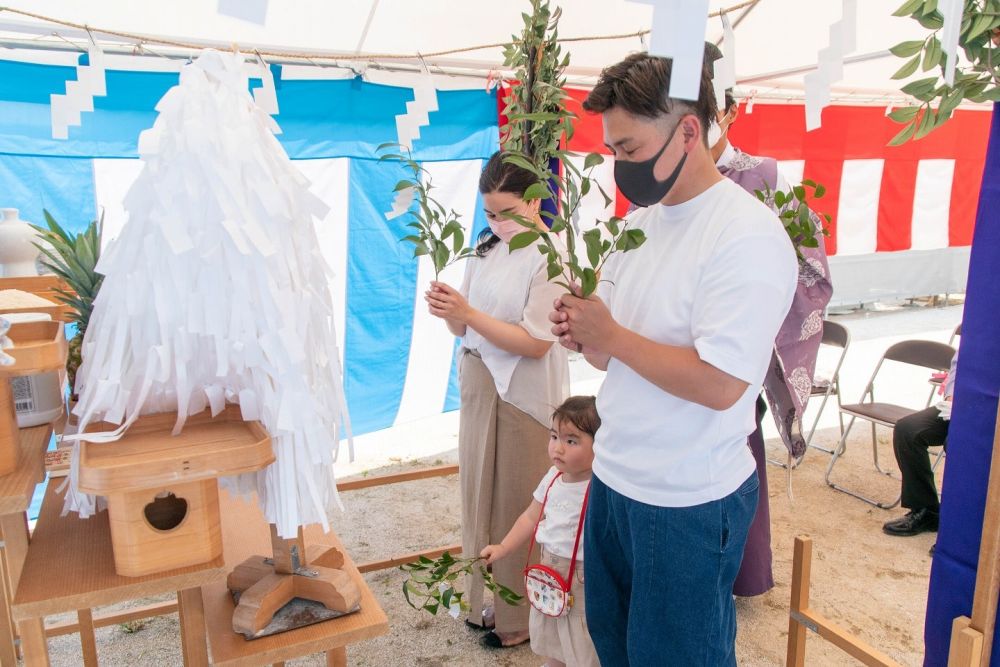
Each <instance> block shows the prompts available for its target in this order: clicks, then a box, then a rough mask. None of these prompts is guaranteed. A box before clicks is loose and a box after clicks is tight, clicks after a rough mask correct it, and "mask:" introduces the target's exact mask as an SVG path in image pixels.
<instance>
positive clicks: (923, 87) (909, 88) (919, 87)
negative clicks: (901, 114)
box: [900, 76, 938, 101]
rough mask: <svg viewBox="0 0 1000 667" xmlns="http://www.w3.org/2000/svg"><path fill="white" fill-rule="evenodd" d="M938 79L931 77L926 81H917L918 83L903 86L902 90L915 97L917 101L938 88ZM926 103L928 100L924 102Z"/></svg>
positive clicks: (913, 82)
mask: <svg viewBox="0 0 1000 667" xmlns="http://www.w3.org/2000/svg"><path fill="white" fill-rule="evenodd" d="M937 81H938V79H937V77H936V76H934V77H929V78H926V79H917V80H916V81H911V82H910V83H908V84H906V85H905V86H903V87H902V88H901V89H900V90H902V91H903V92H904V93H906V94H907V95H913V96H914V97H916V98H917V99H920V97H921V96H922V95H926V94H927V93H930V92H931V91H933V90H934V88H936V87H937ZM924 101H926V100H924Z"/></svg>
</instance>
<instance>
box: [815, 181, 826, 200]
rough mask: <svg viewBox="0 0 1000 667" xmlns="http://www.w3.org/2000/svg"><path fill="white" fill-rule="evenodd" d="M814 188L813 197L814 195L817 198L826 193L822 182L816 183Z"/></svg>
mask: <svg viewBox="0 0 1000 667" xmlns="http://www.w3.org/2000/svg"><path fill="white" fill-rule="evenodd" d="M815 188H816V189H815V191H814V192H813V197H815V198H816V199H819V198H820V197H822V196H823V195H825V194H826V186H825V185H823V184H822V183H817V184H816V186H815Z"/></svg>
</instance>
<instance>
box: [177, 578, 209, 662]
mask: <svg viewBox="0 0 1000 667" xmlns="http://www.w3.org/2000/svg"><path fill="white" fill-rule="evenodd" d="M177 608H178V611H179V613H180V621H181V648H182V649H183V653H184V667H208V641H207V639H206V636H205V606H204V603H203V601H202V598H201V589H200V588H188V589H185V590H183V591H178V592H177Z"/></svg>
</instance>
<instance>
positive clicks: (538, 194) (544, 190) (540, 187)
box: [523, 183, 552, 201]
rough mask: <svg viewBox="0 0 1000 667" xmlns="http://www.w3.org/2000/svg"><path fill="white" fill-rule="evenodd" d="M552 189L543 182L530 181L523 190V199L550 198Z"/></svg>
mask: <svg viewBox="0 0 1000 667" xmlns="http://www.w3.org/2000/svg"><path fill="white" fill-rule="evenodd" d="M551 198H552V191H551V190H550V189H549V186H548V185H546V184H545V183H532V184H531V185H529V186H528V189H527V190H525V191H524V196H523V199H524V200H525V201H530V200H532V199H551Z"/></svg>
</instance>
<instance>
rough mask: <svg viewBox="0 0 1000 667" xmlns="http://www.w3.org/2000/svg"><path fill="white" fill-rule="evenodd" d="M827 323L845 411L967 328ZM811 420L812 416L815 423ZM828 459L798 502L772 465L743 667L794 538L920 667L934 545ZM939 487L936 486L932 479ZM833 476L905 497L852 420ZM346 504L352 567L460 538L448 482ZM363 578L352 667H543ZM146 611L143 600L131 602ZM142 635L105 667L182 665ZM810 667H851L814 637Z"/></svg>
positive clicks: (408, 444)
mask: <svg viewBox="0 0 1000 667" xmlns="http://www.w3.org/2000/svg"><path fill="white" fill-rule="evenodd" d="M835 319H836V320H837V321H840V322H842V323H844V324H845V325H846V326H848V328H849V329H850V330H851V333H852V345H851V349H850V352H849V354H848V358H847V361H846V362H845V366H844V369H843V371H842V384H843V390H844V394H845V396H846V400H847V401H854V400H856V399H857V397H858V396H860V394H861V391H862V389H863V387H864V384H865V382H866V381H867V379H868V375H869V374H870V373H871V369H872V368H873V367H874V364H875V361H876V360H877V359H878V357H879V355H880V354H881V353H882V351H884V350H885V348H886V347H888V345H890V344H891V343H893V342H895V341H897V340H901V339H904V338H929V339H933V340H940V341H947V339H948V336H949V335H950V332H951V329H952V328H953V327H954V326H955V324H957V323H958V322H959V320H960V319H961V306H952V307H947V308H931V307H927V306H925V305H921V304H916V305H907V304H900V305H896V306H890V307H880V308H879V309H877V310H875V311H862V312H855V313H847V314H843V315H841V316H837V317H835ZM833 362H834V359H833V357H832V356H831V355H830V354H826V353H824V354H823V355H822V356H821V359H820V371H821V372H822V371H823V370H824V369H828V368H830V367H832V364H833ZM885 378H886V381H885V382H883V383H882V384H881V385H877V386H880V387H883V388H882V389H881V391H880V396H879V398H880V400H896V401H898V402H900V403H903V404H906V405H912V406H914V407H917V406H922V405H923V404H924V402H925V401H926V400H927V396H928V392H929V385H928V384H927V381H926V380H927V374H926V373H924V372H916V373H909V372H907V371H905V370H896V369H891V370H889V371H888V373H887V374H886V376H885ZM599 383H600V374H599V373H597V372H596V371H593V370H592V369H589V368H587V367H584V366H583V364H582V362H579V361H576V362H574V363H573V389H574V392H576V393H585V392H593V391H596V388H597V386H598V385H599ZM813 409H815V408H813ZM813 414H815V413H814V412H810V420H811V417H812V415H813ZM810 423H811V421H810ZM457 424H458V421H457V415H456V414H454V413H452V414H446V415H440V416H436V417H433V418H430V419H426V420H422V421H420V422H416V423H413V424H408V425H403V426H399V427H395V428H393V429H388V430H386V431H382V432H379V433H374V434H369V435H366V436H364V437H363V438H359V439H358V442H357V443H356V444H357V452H358V458H357V460H356V461H355V462H354V463H353V464H345V465H343V466H341V467H340V471H339V475H340V476H341V477H347V476H349V475H352V474H378V473H382V472H390V471H395V470H401V469H408V468H411V467H415V466H420V465H425V464H435V463H442V462H453V461H456V460H457V451H456V446H457ZM766 435H768V436H769V438H768V449H769V452H770V453H771V455H772V456H773V457H774V458H780V459H783V458H784V450H783V447H782V446H781V444H780V442H779V441H778V440H777V439H776V437H775V432H774V431H773V428H769V429H768V432H767V433H766ZM878 435H879V451H880V455H881V457H882V458H881V460H882V462H883V464H889V465H890V466H891V467H894V465H892V464H893V461H892V446H891V441H890V433H889V432H888V431H880V432H879V434H878ZM839 436H840V432H839V428H838V426H837V420H836V410H834V409H832V408H828V409H827V410H826V411H825V413H824V415H823V418H822V419H821V421H820V427H819V430H818V431H817V433H816V436H815V439H814V443H815V444H819V445H821V446H826V447H828V448H829V447H832V446H833V444H834V443H835V442H836V441H837V440H838V439H839ZM828 461H829V455H827V454H825V453H823V452H820V451H817V450H812V449H811V450H810V451H809V452H808V454H807V455H806V457H805V459H804V461H803V463H802V465H801V466H800V467H799V468H798V469H797V470H796V471H795V472H794V474H793V496H792V497H789V495H788V493H787V490H786V474H785V471H784V470H783V469H781V468H778V467H774V466H769V468H768V475H769V479H768V482H769V484H768V495H769V498H770V503H771V530H772V548H773V551H774V574H775V580H776V582H777V585H776V586H775V588H774V589H773V590H771V591H770V592H769V593H767V594H765V595H763V596H760V597H758V598H752V599H740V600H738V601H737V611H738V624H739V630H738V637H737V652H738V657H739V663H740V664H741V665H747V666H761V667H763V666H770V665H781V664H783V662H784V655H785V647H786V641H787V632H788V602H789V595H790V590H789V583H790V581H789V580H790V576H791V560H792V544H793V540H794V537H795V536H796V535H809V536H811V537H812V538H813V541H814V561H813V571H812V600H813V607H814V608H815V609H816V610H818V611H821V612H822V613H823V614H825V615H826V616H828V617H829V618H831V619H833V620H834V621H836V622H838V623H840V624H841V625H842V626H843V627H844V628H846V629H847V630H848V631H849V632H852V633H854V634H856V635H858V636H859V637H862V638H863V639H865V640H866V641H868V642H869V643H871V644H873V645H874V646H876V647H877V648H879V649H880V650H882V651H884V652H886V653H888V654H889V655H890V656H891V657H893V658H894V659H896V660H898V661H899V662H901V663H902V664H904V665H919V664H920V663H921V660H922V654H923V623H924V610H925V605H926V601H927V581H928V575H929V572H930V566H931V557H930V556H929V555H928V550H929V549H930V547H931V545H932V544H933V543H934V539H935V536H934V535H933V534H924V535H920V536H917V537H913V538H892V537H888V536H886V535H884V534H883V533H882V531H881V524H882V523H883V522H884V521H886V520H888V519H890V518H894V517H896V516H898V515H900V514H901V513H902V511H901V510H899V509H896V510H890V511H885V510H881V509H877V508H874V507H871V506H869V505H866V504H864V503H862V502H861V501H859V500H856V499H854V498H851V497H849V496H847V495H845V494H842V493H839V492H836V491H834V490H833V489H831V488H829V487H828V486H827V485H826V484H825V483H824V481H823V475H824V473H825V471H826V466H827V463H828ZM942 470H943V466H942ZM938 476H939V481H940V476H941V471H940V470H939V472H938ZM835 477H836V479H837V481H838V482H840V483H842V484H847V485H853V486H855V487H857V488H859V489H861V490H863V491H866V492H868V493H871V494H876V495H878V496H879V497H881V498H894V497H895V496H896V495H897V494H898V490H899V485H898V481H896V480H894V479H890V478H888V477H884V476H881V475H879V474H878V473H876V472H875V471H874V469H873V468H872V466H871V430H870V429H869V428H868V427H867V426H866V425H864V424H860V423H859V425H858V426H857V427H855V429H854V430H853V431H852V433H851V437H850V440H849V445H848V453H847V455H846V456H845V457H844V459H843V460H842V462H841V463H839V464H838V466H837V469H836V471H835ZM343 498H344V502H345V505H346V508H347V512H346V514H344V515H342V516H340V517H337V519H336V526H337V530H338V532H339V534H340V536H341V538H342V539H343V541H344V543H345V544H346V545H347V546H348V549H349V551H350V553H351V555H352V557H353V558H354V559H355V560H356V561H358V562H363V561H367V560H376V559H380V558H385V557H388V556H390V555H392V554H399V553H406V552H410V551H416V550H419V549H422V548H428V547H432V546H439V545H445V544H450V543H454V542H457V541H459V539H458V538H459V505H458V502H459V499H458V480H457V477H456V476H453V477H447V478H440V479H434V480H424V481H419V482H413V483H407V484H399V485H395V486H390V487H381V488H375V489H365V490H360V491H354V492H351V493H349V494H344V497H343ZM678 566H680V565H678ZM665 576H669V573H665ZM366 578H367V581H368V584H369V585H370V586H371V588H372V590H373V591H374V592H375V594H376V597H377V598H378V599H379V601H380V602H381V604H382V606H383V607H384V609H385V611H386V613H387V614H388V617H389V622H390V632H389V634H387V635H385V636H383V637H380V638H377V639H373V640H370V641H367V642H364V643H361V644H358V645H355V646H352V647H351V648H350V649H349V651H348V656H349V663H350V664H351V665H366V666H370V667H381V666H383V665H415V666H420V667H436V666H439V665H440V666H445V665H447V666H449V667H450V666H456V667H459V666H466V665H468V666H470V667H471V666H474V665H511V666H514V665H517V666H520V665H538V664H541V662H542V661H541V660H540V659H539V658H538V657H537V656H534V655H533V654H532V653H531V650H530V649H529V648H527V647H526V646H524V647H518V648H515V649H507V650H504V651H488V650H486V649H482V648H480V647H479V645H478V643H477V641H478V635H477V634H476V633H474V632H472V631H470V630H468V629H466V627H465V626H464V624H462V623H461V622H460V621H455V620H453V619H451V618H450V617H449V616H439V617H430V616H428V615H427V614H425V613H420V612H417V611H415V610H412V609H410V608H409V607H408V606H407V605H406V604H405V602H404V601H403V597H402V594H401V592H400V588H401V584H402V581H403V574H402V573H401V572H400V571H398V570H389V571H384V572H378V573H372V574H369V575H367V577H366ZM146 602H149V601H148V600H143V601H137V602H135V603H133V604H143V603H146ZM138 625H139V626H140V627H133V628H124V627H120V626H115V627H109V628H103V629H100V630H98V632H97V644H98V654H99V656H100V660H101V664H102V665H122V666H124V665H129V666H137V667H138V666H146V665H149V666H156V667H164V666H167V665H180V664H181V658H180V651H179V645H178V624H177V617H176V615H171V616H166V617H160V618H155V619H150V620H148V621H145V622H144V623H140V624H138ZM129 630H131V631H129ZM49 646H50V651H51V655H52V664H53V665H56V666H60V665H78V664H80V657H79V656H80V653H79V640H78V638H77V637H76V636H75V635H68V636H63V637H56V638H53V639H51V640H50V644H49ZM287 664H288V665H324V664H325V661H324V660H323V659H322V657H321V656H310V657H305V658H302V659H300V660H296V661H291V662H289V663H287ZM807 664H810V665H822V666H827V665H829V666H836V665H853V664H857V663H855V662H854V661H853V660H852V659H850V658H848V657H847V656H846V655H845V654H843V653H840V652H839V651H838V650H836V649H835V648H833V647H832V646H831V645H829V644H827V643H826V642H824V641H823V640H821V639H820V638H819V637H817V636H816V635H812V634H810V636H809V639H808V649H807Z"/></svg>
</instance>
